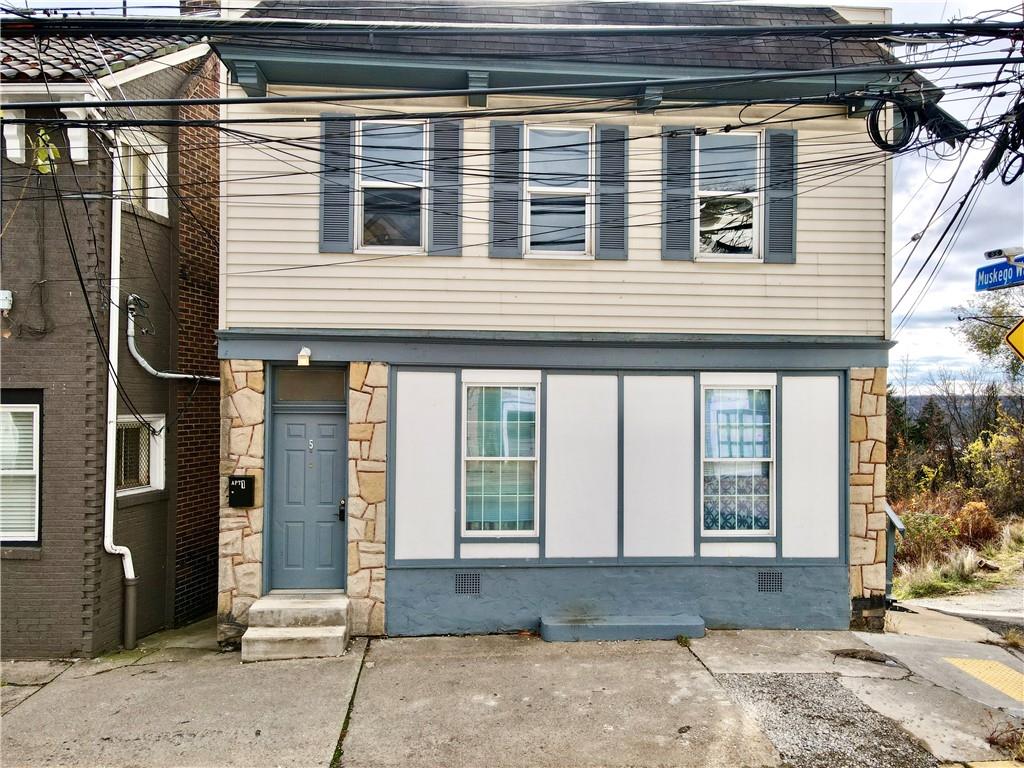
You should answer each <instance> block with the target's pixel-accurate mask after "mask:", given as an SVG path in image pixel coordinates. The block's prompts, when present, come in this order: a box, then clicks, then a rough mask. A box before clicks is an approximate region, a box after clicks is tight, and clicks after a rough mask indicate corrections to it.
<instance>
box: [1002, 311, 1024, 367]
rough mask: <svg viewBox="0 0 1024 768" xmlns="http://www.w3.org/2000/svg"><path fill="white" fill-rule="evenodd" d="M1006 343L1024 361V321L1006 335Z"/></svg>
mask: <svg viewBox="0 0 1024 768" xmlns="http://www.w3.org/2000/svg"><path fill="white" fill-rule="evenodd" d="M1006 343H1007V344H1008V345H1009V346H1010V349H1012V350H1013V351H1014V352H1016V353H1017V357H1019V358H1020V359H1021V360H1024V320H1021V321H1020V322H1019V323H1017V324H1016V325H1015V326H1013V328H1011V329H1010V332H1009V333H1008V334H1006Z"/></svg>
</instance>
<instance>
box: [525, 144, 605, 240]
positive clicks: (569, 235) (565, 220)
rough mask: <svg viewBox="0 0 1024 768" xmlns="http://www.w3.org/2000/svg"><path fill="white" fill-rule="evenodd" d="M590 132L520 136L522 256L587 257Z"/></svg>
mask: <svg viewBox="0 0 1024 768" xmlns="http://www.w3.org/2000/svg"><path fill="white" fill-rule="evenodd" d="M590 147H591V130H590V129H589V128H559V127H547V126H546V127H529V128H528V129H527V132H526V150H527V151H526V204H525V205H526V232H527V238H526V242H527V246H528V248H527V254H528V255H537V256H545V255H547V256H556V257H563V258H564V257H572V256H574V255H575V256H586V255H589V254H591V253H592V252H593V246H592V235H591V227H590V219H591V216H592V208H593V182H592V179H593V172H592V153H591V151H590Z"/></svg>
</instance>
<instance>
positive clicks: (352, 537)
mask: <svg viewBox="0 0 1024 768" xmlns="http://www.w3.org/2000/svg"><path fill="white" fill-rule="evenodd" d="M348 384H349V390H348V441H349V442H348V586H347V589H346V591H347V592H348V595H349V598H350V599H351V601H352V626H351V628H350V629H351V632H352V634H355V635H383V634H384V543H385V541H386V539H385V536H386V528H387V498H386V496H387V479H386V478H387V472H386V470H387V445H388V437H387V429H388V425H387V417H388V367H387V365H385V364H384V363H351V364H350V365H349V379H348Z"/></svg>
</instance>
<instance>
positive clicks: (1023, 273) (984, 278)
mask: <svg viewBox="0 0 1024 768" xmlns="http://www.w3.org/2000/svg"><path fill="white" fill-rule="evenodd" d="M1015 285H1024V264H1008V263H1007V262H1005V261H1003V262H999V263H997V264H986V265H985V266H984V267H978V271H977V272H975V273H974V290H975V291H995V290H998V289H999V288H1011V287H1013V286H1015Z"/></svg>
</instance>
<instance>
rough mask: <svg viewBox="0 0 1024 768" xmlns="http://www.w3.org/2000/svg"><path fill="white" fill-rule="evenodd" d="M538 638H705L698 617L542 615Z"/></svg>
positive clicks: (552, 640) (565, 640) (568, 640)
mask: <svg viewBox="0 0 1024 768" xmlns="http://www.w3.org/2000/svg"><path fill="white" fill-rule="evenodd" d="M540 636H541V638H543V639H544V640H547V641H548V642H549V643H575V642H578V641H580V640H674V639H676V638H678V637H704V620H703V619H701V618H700V616H689V615H687V614H685V613H684V614H679V615H676V616H592V617H587V616H541V617H540Z"/></svg>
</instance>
